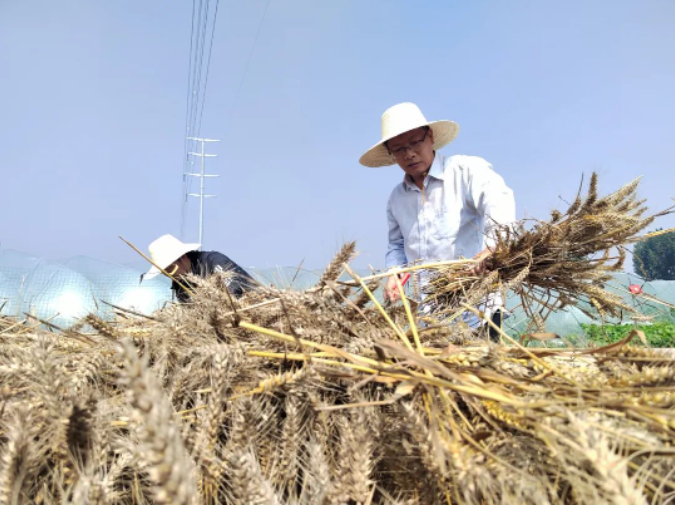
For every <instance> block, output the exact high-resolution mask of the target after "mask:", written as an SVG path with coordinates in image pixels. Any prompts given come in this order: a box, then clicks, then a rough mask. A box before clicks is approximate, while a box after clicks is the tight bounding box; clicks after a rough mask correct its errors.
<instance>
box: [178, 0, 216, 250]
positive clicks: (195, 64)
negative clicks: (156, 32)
mask: <svg viewBox="0 0 675 505" xmlns="http://www.w3.org/2000/svg"><path fill="white" fill-rule="evenodd" d="M209 8H210V0H206V1H204V0H199V5H198V6H196V3H195V0H193V2H192V28H191V31H190V58H189V66H188V90H187V93H188V96H187V104H186V117H185V137H186V139H185V143H184V156H183V174H185V173H186V172H188V165H190V164H192V160H189V157H188V155H187V153H188V150H189V147H190V144H191V142H194V141H192V140H191V139H190V138H189V137H191V136H193V135H195V133H196V132H195V126H196V123H197V112H198V111H199V110H200V96H201V94H202V93H201V89H202V67H203V62H204V49H205V41H206V33H207V31H208V25H209ZM195 27H196V30H195ZM213 30H215V23H214V24H213ZM201 107H202V108H203V105H202V106H201ZM191 188H192V180H191V179H190V178H187V177H186V176H185V175H183V185H182V189H183V191H182V196H181V221H180V230H181V238H184V235H185V221H186V214H187V195H188V193H189V192H190V190H191Z"/></svg>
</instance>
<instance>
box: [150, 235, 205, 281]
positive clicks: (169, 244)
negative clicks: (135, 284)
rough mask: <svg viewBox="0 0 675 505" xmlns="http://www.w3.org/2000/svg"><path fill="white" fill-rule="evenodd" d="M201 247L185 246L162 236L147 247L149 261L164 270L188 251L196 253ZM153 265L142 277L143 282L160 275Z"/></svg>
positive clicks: (168, 236) (169, 236)
mask: <svg viewBox="0 0 675 505" xmlns="http://www.w3.org/2000/svg"><path fill="white" fill-rule="evenodd" d="M200 247H201V244H185V243H183V242H181V241H180V240H178V239H177V238H176V237H174V236H173V235H169V234H167V235H162V236H161V237H159V238H158V239H157V240H155V241H154V242H153V243H152V244H150V245H149V246H148V251H150V259H151V260H152V262H153V263H154V264H155V265H157V266H158V267H161V268H162V270H165V269H166V268H167V267H168V266H169V265H171V263H173V262H174V261H176V260H177V259H178V258H180V257H181V256H183V254H185V253H189V252H190V251H196V250H197V249H199V248H200ZM155 265H153V266H152V268H150V270H148V272H147V273H146V274H145V275H143V280H144V281H147V280H150V279H152V278H153V277H156V276H157V275H159V274H160V273H161V271H160V270H159V268H157V267H156V266H155Z"/></svg>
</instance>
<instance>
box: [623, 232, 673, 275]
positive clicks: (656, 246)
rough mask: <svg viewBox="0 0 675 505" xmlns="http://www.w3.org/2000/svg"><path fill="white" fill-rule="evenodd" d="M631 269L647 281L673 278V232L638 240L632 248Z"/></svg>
mask: <svg viewBox="0 0 675 505" xmlns="http://www.w3.org/2000/svg"><path fill="white" fill-rule="evenodd" d="M633 269H634V270H635V273H636V274H639V275H642V276H643V277H644V278H645V279H647V280H648V281H653V280H656V279H662V280H667V281H672V280H675V232H669V233H664V234H663V235H657V236H655V237H651V238H648V239H647V240H643V241H642V242H638V243H637V245H636V246H635V249H634V250H633Z"/></svg>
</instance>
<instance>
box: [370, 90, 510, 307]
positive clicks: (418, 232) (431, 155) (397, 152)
mask: <svg viewBox="0 0 675 505" xmlns="http://www.w3.org/2000/svg"><path fill="white" fill-rule="evenodd" d="M458 131H459V126H458V125H457V123H455V122H453V121H434V122H429V121H427V120H426V118H425V117H424V115H423V114H422V112H421V111H420V109H419V108H418V107H417V106H416V105H415V104H413V103H401V104H398V105H394V106H393V107H391V108H389V109H387V110H386V111H385V112H384V114H383V115H382V139H381V140H380V142H378V143H377V144H376V145H375V146H373V147H372V148H371V149H369V150H368V151H367V152H366V153H365V154H364V155H363V156H362V157H361V159H360V160H359V161H360V162H361V164H362V165H365V166H370V167H380V166H388V165H393V164H398V166H400V167H401V169H403V171H404V172H405V176H404V178H403V181H402V182H401V183H400V184H398V185H397V186H396V187H395V188H394V190H393V191H392V193H391V196H390V197H389V202H388V205H387V220H388V222H389V247H388V250H387V255H386V266H387V267H388V268H392V267H395V266H401V265H405V264H407V263H411V262H413V261H418V260H422V261H431V260H452V259H458V258H460V257H464V258H471V257H476V258H481V259H482V258H485V257H487V256H488V255H489V247H490V246H491V245H493V244H494V238H493V236H492V234H491V228H492V227H494V226H495V225H496V224H508V223H511V222H513V221H515V218H516V216H515V214H516V208H515V200H514V197H513V191H511V189H509V188H508V186H506V184H505V183H504V179H502V177H501V176H500V175H498V174H497V173H496V172H495V171H494V170H493V169H492V165H490V163H488V162H487V161H485V160H484V159H483V158H479V157H476V156H460V155H456V156H442V155H440V154H438V153H437V152H436V151H437V150H438V149H440V148H442V147H444V146H445V145H447V144H449V143H450V142H452V140H453V139H454V138H455V136H456V135H457V132H458ZM385 296H386V297H387V298H389V299H391V300H395V299H396V298H397V297H398V291H397V289H396V280H395V279H394V278H391V279H389V281H388V282H387V285H386V287H385Z"/></svg>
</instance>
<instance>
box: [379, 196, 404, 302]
mask: <svg viewBox="0 0 675 505" xmlns="http://www.w3.org/2000/svg"><path fill="white" fill-rule="evenodd" d="M387 222H388V224H389V245H388V247H387V254H386V256H385V262H384V264H385V266H386V267H387V268H393V267H397V266H401V265H405V264H406V263H408V258H407V257H406V255H405V245H404V240H403V233H402V232H401V227H400V226H399V224H398V221H396V218H395V217H394V213H393V212H392V211H391V203H388V204H387ZM398 295H399V293H398V287H397V285H396V279H395V278H394V277H393V276H392V277H391V278H390V279H389V280H388V281H387V284H386V285H385V287H384V296H385V298H387V299H388V300H392V301H394V300H396V299H397V298H398Z"/></svg>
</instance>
